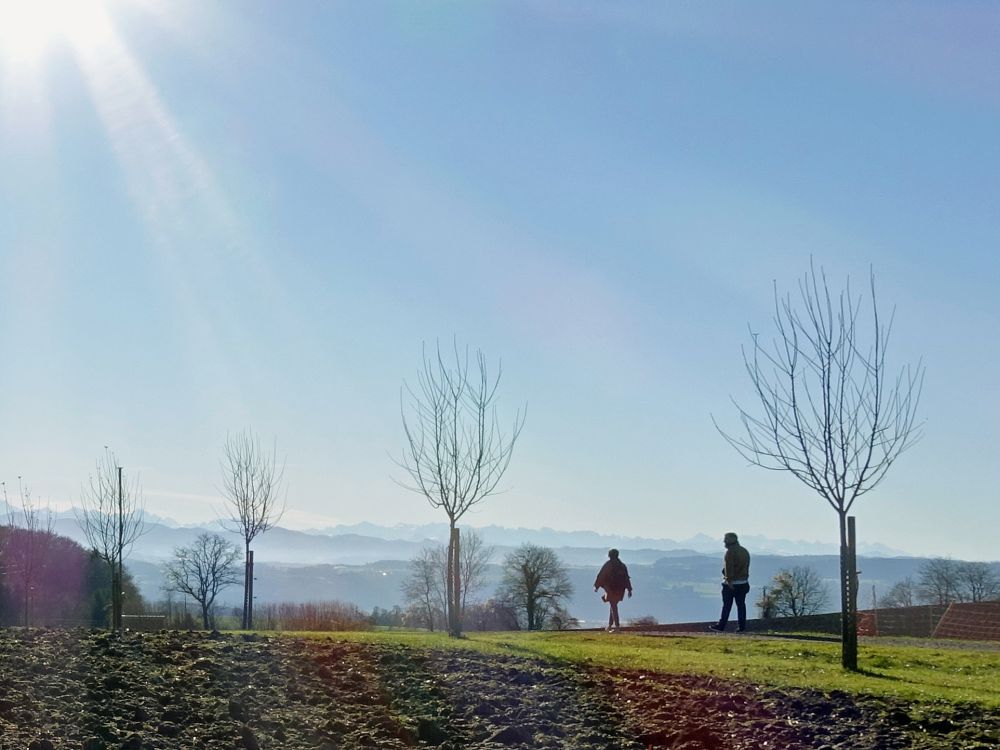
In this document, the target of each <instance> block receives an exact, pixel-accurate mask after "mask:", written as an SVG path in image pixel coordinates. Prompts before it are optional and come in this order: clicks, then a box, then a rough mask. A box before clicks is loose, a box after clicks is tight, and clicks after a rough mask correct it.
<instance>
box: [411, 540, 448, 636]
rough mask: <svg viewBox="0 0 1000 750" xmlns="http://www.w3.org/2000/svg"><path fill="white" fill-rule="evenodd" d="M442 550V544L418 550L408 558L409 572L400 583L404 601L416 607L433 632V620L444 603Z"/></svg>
mask: <svg viewBox="0 0 1000 750" xmlns="http://www.w3.org/2000/svg"><path fill="white" fill-rule="evenodd" d="M443 550H444V547H443V546H441V547H424V548H423V549H422V550H420V554H418V555H417V556H416V557H414V558H413V559H412V560H410V573H409V575H408V576H407V577H406V579H405V580H404V581H403V585H402V591H403V596H404V597H405V600H406V603H407V604H410V605H412V606H414V607H415V608H416V610H417V611H418V612H419V613H420V617H421V619H422V620H423V621H424V622H425V624H426V625H427V629H428V630H430V631H431V632H434V624H435V621H436V620H437V619H438V616H439V613H441V612H442V611H443V609H442V607H443V606H444V604H445V597H444V591H443V583H444V573H442V567H443V562H444V559H445V555H444V554H443Z"/></svg>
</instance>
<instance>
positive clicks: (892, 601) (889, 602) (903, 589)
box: [879, 576, 917, 609]
mask: <svg viewBox="0 0 1000 750" xmlns="http://www.w3.org/2000/svg"><path fill="white" fill-rule="evenodd" d="M916 603H917V584H916V583H914V581H913V579H912V578H911V577H910V576H907V577H906V578H904V579H903V580H901V581H896V582H895V583H894V584H892V586H890V587H889V590H888V591H886V592H885V593H884V594H883V595H882V599H881V600H880V601H879V606H881V607H883V608H885V609H893V608H896V607H912V606H913V605H914V604H916Z"/></svg>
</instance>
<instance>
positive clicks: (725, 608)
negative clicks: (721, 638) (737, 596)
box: [719, 584, 734, 630]
mask: <svg viewBox="0 0 1000 750" xmlns="http://www.w3.org/2000/svg"><path fill="white" fill-rule="evenodd" d="M733 598H734V597H733V587H732V586H727V585H726V584H722V614H721V615H719V630H725V629H726V623H728V622H729V613H730V612H731V611H732V609H733Z"/></svg>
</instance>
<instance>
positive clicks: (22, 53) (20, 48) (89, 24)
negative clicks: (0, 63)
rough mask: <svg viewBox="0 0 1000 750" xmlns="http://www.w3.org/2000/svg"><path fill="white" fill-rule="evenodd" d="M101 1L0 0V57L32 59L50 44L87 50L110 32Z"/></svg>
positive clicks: (104, 5) (41, 53) (44, 50)
mask: <svg viewBox="0 0 1000 750" xmlns="http://www.w3.org/2000/svg"><path fill="white" fill-rule="evenodd" d="M110 31H111V28H110V22H109V20H108V15H107V8H106V3H105V2H104V0H0V56H2V57H3V58H7V59H8V60H22V61H34V60H36V59H37V58H39V57H41V56H42V55H43V54H45V52H46V51H47V50H48V49H49V48H50V47H51V46H53V45H55V44H58V43H60V42H69V43H70V44H72V45H73V47H75V48H77V49H90V48H92V47H95V46H97V45H99V44H100V43H101V41H102V40H104V39H105V38H106V37H107V36H108V35H109V34H110Z"/></svg>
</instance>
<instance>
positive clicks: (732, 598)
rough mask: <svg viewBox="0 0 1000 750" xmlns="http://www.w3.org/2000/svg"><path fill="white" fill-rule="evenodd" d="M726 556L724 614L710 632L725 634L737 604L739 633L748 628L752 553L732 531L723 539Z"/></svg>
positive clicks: (723, 586)
mask: <svg viewBox="0 0 1000 750" xmlns="http://www.w3.org/2000/svg"><path fill="white" fill-rule="evenodd" d="M722 542H723V544H725V545H726V556H725V558H724V559H723V568H722V614H721V615H720V616H719V622H718V623H716V624H715V625H709V626H708V629H709V630H715V631H717V632H719V633H723V632H725V630H726V624H727V623H728V622H729V613H730V611H732V609H733V602H736V620H737V626H738V628H737V629H738V630H739V632H741V633H742V632H743V631H744V630H746V627H747V593H749V591H750V553H749V552H747V551H746V550H745V549H744V548H743V547H742V546H741V545H740V540H739V538H738V537H737V536H736V534H735V533H734V532H732V531H730V532H729V533H728V534H726V535H725V537H723V539H722Z"/></svg>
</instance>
